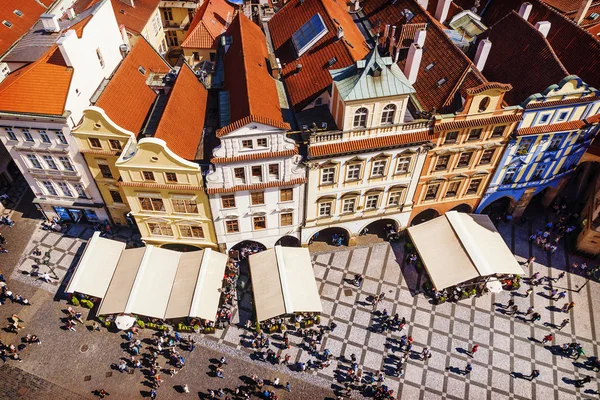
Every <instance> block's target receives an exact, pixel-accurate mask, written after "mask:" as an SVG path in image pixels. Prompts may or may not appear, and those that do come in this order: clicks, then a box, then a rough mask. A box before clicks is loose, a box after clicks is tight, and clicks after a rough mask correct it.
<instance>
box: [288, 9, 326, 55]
mask: <svg viewBox="0 0 600 400" xmlns="http://www.w3.org/2000/svg"><path fill="white" fill-rule="evenodd" d="M327 32H328V31H327V27H326V26H325V23H324V22H323V18H321V16H320V15H319V13H317V14H315V15H314V16H313V17H312V18H311V19H309V20H308V21H307V22H306V23H305V24H304V25H302V26H301V27H300V29H298V30H297V31H296V32H294V34H293V35H292V43H293V44H294V48H295V49H296V53H297V54H298V57H300V56H301V55H302V54H304V53H306V52H307V51H308V49H310V48H311V47H312V46H313V45H314V44H315V43H317V42H318V41H319V39H321V38H322V37H323V36H325V35H326V34H327Z"/></svg>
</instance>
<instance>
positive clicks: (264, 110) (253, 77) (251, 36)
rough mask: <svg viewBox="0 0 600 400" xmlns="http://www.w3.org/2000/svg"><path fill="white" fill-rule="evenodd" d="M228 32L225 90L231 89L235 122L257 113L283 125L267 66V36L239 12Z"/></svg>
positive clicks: (274, 84) (224, 61)
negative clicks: (229, 37) (230, 40)
mask: <svg viewBox="0 0 600 400" xmlns="http://www.w3.org/2000/svg"><path fill="white" fill-rule="evenodd" d="M227 35H228V36H231V37H232V42H231V45H230V46H229V50H228V51H227V53H226V54H225V56H224V57H223V65H224V68H225V89H227V90H228V91H229V111H230V115H231V118H230V120H231V121H232V122H233V123H236V122H237V121H240V120H243V119H245V118H248V117H249V116H256V117H261V118H264V119H265V120H271V121H273V122H274V123H275V124H277V125H276V126H281V125H282V124H283V117H282V115H281V107H280V104H279V94H278V92H277V86H276V83H275V80H274V79H273V77H272V76H271V74H270V73H269V70H268V69H267V58H268V56H269V52H268V50H267V43H266V41H265V35H264V34H263V33H262V31H261V30H260V28H259V27H258V25H256V24H254V23H253V22H252V21H250V20H249V19H248V18H246V17H245V16H244V15H243V14H241V13H239V14H238V15H237V16H236V17H235V19H234V20H233V21H232V22H231V25H230V26H229V29H227Z"/></svg>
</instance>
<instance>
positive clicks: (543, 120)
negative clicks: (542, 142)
mask: <svg viewBox="0 0 600 400" xmlns="http://www.w3.org/2000/svg"><path fill="white" fill-rule="evenodd" d="M549 119H550V114H544V115H542V116H541V117H540V120H539V121H538V123H539V124H545V123H546V122H548V120H549Z"/></svg>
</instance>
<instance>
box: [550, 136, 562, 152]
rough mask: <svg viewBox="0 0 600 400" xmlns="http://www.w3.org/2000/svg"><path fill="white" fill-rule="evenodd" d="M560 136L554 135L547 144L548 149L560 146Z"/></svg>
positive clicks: (554, 149) (556, 148)
mask: <svg viewBox="0 0 600 400" xmlns="http://www.w3.org/2000/svg"><path fill="white" fill-rule="evenodd" d="M562 140H563V138H562V137H556V136H555V137H554V139H552V141H551V142H550V145H549V146H548V151H556V150H558V148H559V147H560V143H561V142H562Z"/></svg>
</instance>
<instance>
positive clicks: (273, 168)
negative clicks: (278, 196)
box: [269, 164, 279, 179]
mask: <svg viewBox="0 0 600 400" xmlns="http://www.w3.org/2000/svg"><path fill="white" fill-rule="evenodd" d="M269 178H271V179H279V164H269Z"/></svg>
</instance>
